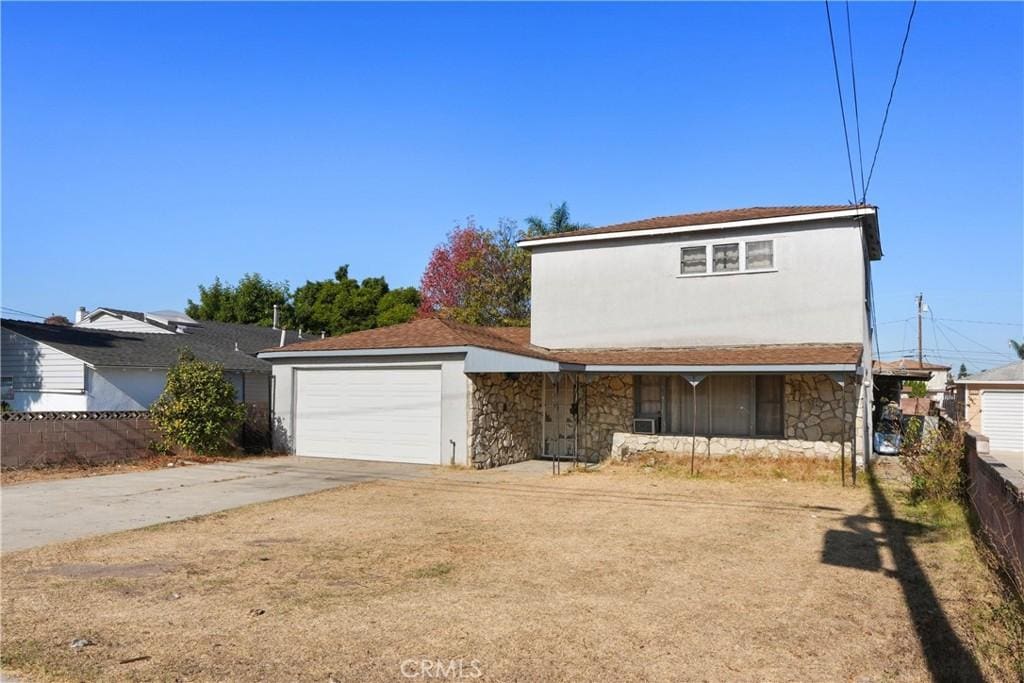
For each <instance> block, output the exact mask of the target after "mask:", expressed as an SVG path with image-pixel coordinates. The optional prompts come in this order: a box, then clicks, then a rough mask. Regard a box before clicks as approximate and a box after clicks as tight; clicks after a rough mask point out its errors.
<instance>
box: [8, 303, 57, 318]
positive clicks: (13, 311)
mask: <svg viewBox="0 0 1024 683" xmlns="http://www.w3.org/2000/svg"><path fill="white" fill-rule="evenodd" d="M0 309H3V310H5V311H10V312H11V313H17V314H19V315H27V316H30V317H32V318H39V319H40V320H46V318H47V316H45V315H37V314H35V313H29V312H28V311H19V310H18V309H17V308H11V307H10V306H0Z"/></svg>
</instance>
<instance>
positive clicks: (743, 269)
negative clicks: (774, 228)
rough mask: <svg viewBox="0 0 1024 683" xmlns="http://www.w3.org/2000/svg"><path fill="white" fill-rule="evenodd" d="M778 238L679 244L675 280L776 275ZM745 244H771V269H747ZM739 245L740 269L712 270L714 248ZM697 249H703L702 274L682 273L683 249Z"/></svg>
mask: <svg viewBox="0 0 1024 683" xmlns="http://www.w3.org/2000/svg"><path fill="white" fill-rule="evenodd" d="M778 241H779V238H778V237H750V238H735V237H733V238H731V239H719V240H712V241H708V242H698V243H694V244H679V245H678V249H679V254H678V257H677V258H676V261H677V263H678V264H679V266H678V269H677V271H676V277H677V278H684V277H721V276H723V275H753V274H755V273H777V272H778V270H779V252H778V251H777V250H776V249H775V245H776V243H778ZM747 242H771V245H772V267H771V268H747ZM737 243H738V244H739V246H740V267H739V269H738V270H720V271H715V270H714V264H713V262H712V257H713V255H714V248H715V247H717V246H721V245H726V244H737ZM697 247H703V248H704V272H703V273H684V272H683V249H693V248H697Z"/></svg>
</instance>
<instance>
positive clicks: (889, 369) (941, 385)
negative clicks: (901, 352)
mask: <svg viewBox="0 0 1024 683" xmlns="http://www.w3.org/2000/svg"><path fill="white" fill-rule="evenodd" d="M949 371H950V367H949V366H948V365H938V364H936V363H929V362H928V361H924V362H921V363H919V362H918V361H917V359H916V358H898V359H896V360H886V361H875V364H874V372H875V375H881V376H884V377H893V378H895V379H897V380H899V382H900V385H901V386H900V389H899V394H900V398H901V399H904V398H911V395H910V393H911V386H910V383H911V382H924V383H925V392H926V393H925V395H924V398H927V399H928V400H930V401H935V403H936V405H942V402H943V399H944V397H945V395H946V385H947V384H948V383H949Z"/></svg>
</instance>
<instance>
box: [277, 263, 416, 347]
mask: <svg viewBox="0 0 1024 683" xmlns="http://www.w3.org/2000/svg"><path fill="white" fill-rule="evenodd" d="M418 305H419V292H417V291H416V290H415V289H413V288H411V287H403V288H400V289H397V290H395V291H394V292H392V291H391V289H390V288H389V287H388V283H387V280H385V279H384V278H383V277H368V278H364V279H363V281H362V282H359V281H357V280H355V279H354V278H352V277H350V276H349V274H348V265H343V266H341V267H340V268H338V269H337V270H336V271H335V272H334V279H333V280H316V281H308V282H306V284H304V285H302V286H301V287H299V288H298V289H296V290H295V296H294V299H293V316H294V320H293V324H294V325H296V326H297V327H301V328H303V329H305V330H310V331H312V332H314V333H315V332H320V331H325V332H327V333H328V334H332V335H333V334H346V333H348V332H357V331H359V330H368V329H371V328H374V327H379V326H383V325H394V324H396V323H400V322H406V321H408V320H411V319H412V318H413V316H415V315H416V307H417V306H418Z"/></svg>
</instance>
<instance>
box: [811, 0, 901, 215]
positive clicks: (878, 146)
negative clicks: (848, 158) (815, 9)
mask: <svg viewBox="0 0 1024 683" xmlns="http://www.w3.org/2000/svg"><path fill="white" fill-rule="evenodd" d="M825 2H826V6H827V4H828V0H825ZM916 10H917V0H914V2H913V3H911V5H910V16H909V17H908V18H907V30H906V32H905V33H904V34H903V45H901V46H900V58H899V59H898V60H897V61H896V73H895V75H894V76H893V78H892V87H891V88H889V101H888V102H887V103H886V104H885V114H884V115H883V116H882V128H881V130H879V131H878V142H877V143H875V154H874V157H873V158H872V159H871V170H870V171H868V182H867V184H866V185H865V186H864V195H863V196H862V197H861V203H862V204H863V203H864V202H866V201H867V198H868V188H869V187H871V177H872V176H873V175H874V174H875V163H877V162H878V150H879V149H881V147H882V136H883V135H885V124H886V123H887V122H888V121H889V108H890V107H891V106H892V98H893V95H895V93H896V83H897V82H899V80H900V67H902V66H903V55H904V54H905V53H906V51H907V41H908V40H909V39H910V26H911V24H912V23H913V22H914V12H915V11H916ZM833 52H835V48H834V47H833ZM851 172H852V170H851Z"/></svg>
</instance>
